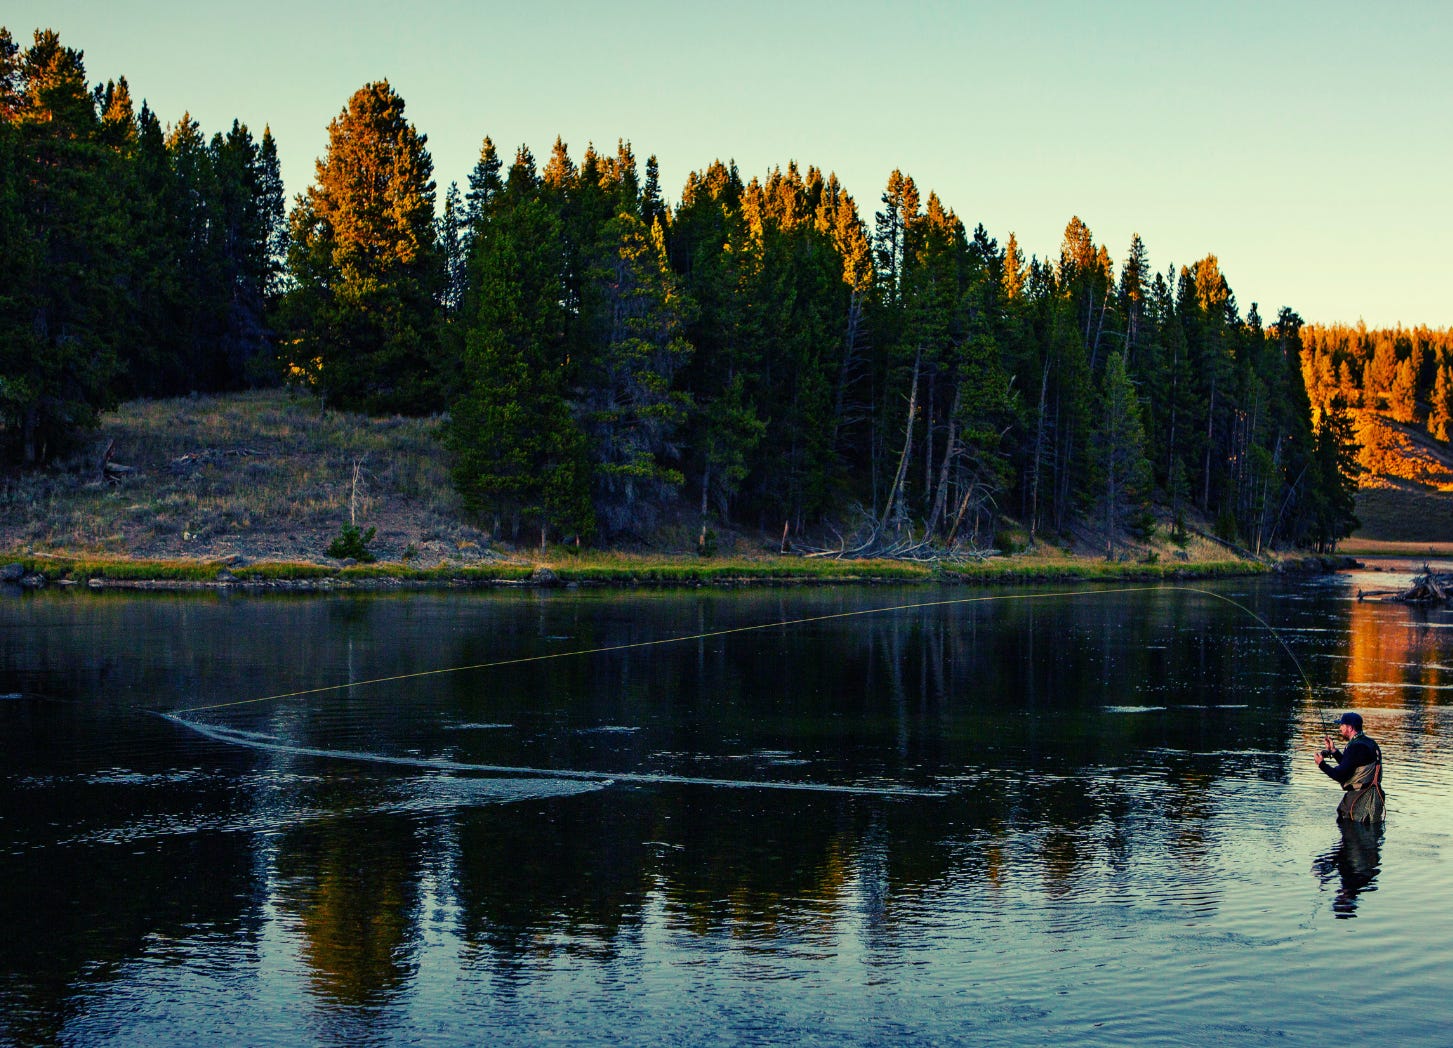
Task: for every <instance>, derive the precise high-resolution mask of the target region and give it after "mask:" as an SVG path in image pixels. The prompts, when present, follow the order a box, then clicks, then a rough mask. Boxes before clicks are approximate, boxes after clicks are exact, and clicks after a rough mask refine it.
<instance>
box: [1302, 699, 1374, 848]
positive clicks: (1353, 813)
mask: <svg viewBox="0 0 1453 1048" xmlns="http://www.w3.org/2000/svg"><path fill="white" fill-rule="evenodd" d="M1337 734H1339V735H1341V736H1342V740H1343V741H1344V742H1346V743H1347V749H1346V750H1338V749H1334V748H1333V747H1332V739H1331V738H1330V737H1328V738H1327V739H1326V740H1325V741H1326V744H1327V745H1326V748H1325V749H1323V750H1322V751H1321V752H1320V753H1318V754H1317V756H1316V761H1317V767H1319V768H1321V769H1322V770H1323V771H1324V772H1326V773H1327V774H1328V775H1329V776H1331V777H1332V778H1334V779H1336V780H1337V781H1338V782H1340V783H1341V784H1342V789H1343V790H1344V791H1346V792H1344V793H1343V795H1342V803H1341V804H1339V805H1337V818H1339V819H1351V820H1353V821H1354V822H1381V821H1382V817H1383V812H1384V810H1385V808H1386V806H1387V794H1385V793H1383V792H1382V750H1381V749H1379V748H1378V745H1377V743H1375V742H1373V741H1372V740H1371V739H1369V738H1368V737H1367V736H1366V735H1364V734H1362V717H1361V715H1360V714H1356V713H1344V714H1342V717H1341V719H1340V720H1339V721H1338V722H1337ZM1329 757H1330V758H1331V761H1328V758H1329Z"/></svg>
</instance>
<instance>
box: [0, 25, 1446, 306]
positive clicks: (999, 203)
mask: <svg viewBox="0 0 1453 1048" xmlns="http://www.w3.org/2000/svg"><path fill="white" fill-rule="evenodd" d="M0 19H3V20H4V22H3V24H5V25H7V26H8V27H9V28H10V31H11V34H12V35H13V36H14V37H15V39H16V41H17V43H20V44H21V45H22V46H25V45H27V44H28V43H29V41H30V36H31V32H32V31H33V30H34V29H35V28H37V27H49V28H53V29H55V30H56V31H57V32H59V33H60V35H61V40H62V42H63V43H65V44H67V45H68V46H71V47H75V48H79V49H81V50H83V51H84V52H85V58H86V71H87V74H88V75H89V77H90V78H91V80H92V81H93V82H96V81H104V80H106V79H110V78H115V77H117V76H121V75H124V76H125V77H126V78H127V80H128V81H129V82H130V84H131V89H132V93H133V95H135V96H136V97H137V98H145V99H147V100H148V101H149V102H150V104H151V106H152V108H153V109H154V110H155V111H156V112H157V114H158V115H159V116H160V118H161V120H162V122H163V123H172V122H175V121H176V120H177V119H178V118H179V117H180V116H181V115H182V113H183V112H190V113H191V114H192V116H193V117H194V118H195V119H196V120H197V121H198V122H199V123H200V124H201V126H202V128H203V131H204V132H206V133H207V134H209V135H210V134H211V133H212V132H214V131H219V130H225V129H226V128H227V127H229V126H230V125H231V123H232V120H233V119H234V118H237V119H240V120H242V121H243V122H244V123H245V124H247V125H248V126H249V127H250V128H252V130H253V131H254V132H255V133H257V134H259V135H260V133H261V131H262V128H263V126H264V125H270V126H271V128H272V131H273V135H274V137H275V138H276V139H277V143H278V149H279V152H280V155H281V159H282V171H283V177H284V180H285V181H286V183H287V188H288V192H289V194H290V195H291V194H295V193H297V192H300V191H301V190H303V189H304V188H305V187H306V186H307V185H308V183H309V182H311V180H312V177H313V163H314V161H315V160H316V159H317V157H318V156H320V155H321V154H322V153H323V151H324V149H325V148H326V143H327V126H328V122H329V121H330V120H331V119H332V118H333V117H335V116H336V115H337V114H338V113H339V111H340V110H341V109H342V108H343V106H344V104H345V103H346V102H347V100H348V97H349V95H350V94H352V93H353V91H355V90H356V89H357V88H359V87H360V86H362V85H363V84H364V83H366V82H368V81H370V80H377V79H388V80H389V81H390V83H392V84H393V86H394V88H395V90H397V91H398V92H399V94H400V95H402V96H403V98H404V100H405V103H406V113H407V115H408V117H409V119H411V120H412V121H413V123H414V124H415V126H416V127H418V129H419V130H420V131H422V132H424V133H425V134H426V135H427V136H428V140H429V150H430V152H431V154H432V156H433V159H434V168H435V177H436V179H437V180H438V183H439V194H440V200H441V202H442V198H443V191H444V188H445V187H446V186H447V185H448V184H449V183H450V182H451V181H457V182H459V183H461V184H464V183H465V181H466V179H467V177H468V174H469V171H470V169H471V168H472V167H473V165H474V161H475V159H476V158H477V157H478V154H479V145H480V141H481V139H482V138H483V137H484V136H485V135H489V136H491V137H492V138H493V139H494V141H495V143H496V144H497V146H498V147H499V149H500V152H501V154H502V155H503V156H504V158H505V159H506V161H507V162H508V160H509V159H510V158H511V157H512V156H513V153H514V149H515V147H516V146H517V145H519V144H521V143H525V144H528V145H529V146H530V148H531V149H532V150H533V151H534V154H535V156H536V158H537V159H538V160H539V161H540V162H541V163H542V164H543V162H544V160H545V159H546V158H547V157H548V155H549V152H550V148H551V146H552V145H553V143H554V140H555V137H556V135H559V136H561V137H562V138H563V139H564V140H565V142H566V143H567V144H568V145H569V147H570V152H571V155H572V156H573V157H574V158H575V159H576V160H578V159H579V158H580V155H581V153H583V152H584V149H585V146H586V145H587V143H589V142H591V141H593V142H595V143H596V146H597V148H599V149H601V150H614V147H615V143H616V140H617V139H618V138H626V139H628V140H630V141H631V143H632V145H633V147H634V149H635V152H636V156H637V158H638V159H639V160H640V161H642V163H644V160H645V158H646V157H647V156H648V155H650V154H652V153H654V154H656V156H657V157H658V158H659V161H660V165H661V176H662V186H663V190H664V191H665V193H666V196H667V197H668V199H669V200H671V201H672V202H673V203H674V201H675V200H676V199H677V197H678V196H679V192H680V188H681V186H682V184H683V183H684V181H685V178H686V175H687V174H688V173H689V172H690V171H692V170H696V169H700V168H703V167H705V166H706V165H707V164H709V163H710V162H711V161H712V160H714V159H717V158H721V159H723V160H727V159H735V160H736V162H737V164H738V166H739V167H740V169H741V171H742V174H743V177H745V178H750V177H751V176H753V175H762V174H765V173H766V172H768V171H769V170H770V169H771V168H772V167H773V166H775V165H782V166H785V165H786V164H787V163H788V161H790V160H796V161H797V162H798V163H799V164H800V165H802V166H803V167H804V168H805V167H806V166H808V165H816V166H817V167H820V168H822V169H823V170H824V171H836V172H837V174H838V176H839V178H840V179H841V180H842V182H843V184H844V185H845V186H846V187H847V189H848V190H849V192H851V193H852V194H853V196H854V197H855V198H856V199H857V201H858V206H859V209H860V211H861V212H862V213H863V217H864V219H865V220H866V221H868V223H869V224H870V226H871V223H872V216H873V213H874V211H876V209H877V207H878V199H879V196H880V194H881V193H882V191H883V187H884V185H885V183H886V182H887V178H888V174H889V173H890V172H891V171H892V170H893V169H894V168H899V169H901V170H902V171H904V172H905V173H907V174H909V175H911V176H913V178H914V180H915V181H916V182H917V183H918V185H919V187H920V190H921V191H922V192H923V193H924V194H925V196H926V194H927V192H928V191H929V190H934V191H936V192H937V193H938V194H939V196H940V197H941V198H942V199H943V200H944V202H945V203H946V204H947V205H948V206H949V207H951V208H953V209H954V211H955V212H957V214H958V215H959V217H960V218H962V219H963V220H964V222H965V224H966V225H967V226H969V227H970V228H971V229H972V227H973V226H974V225H975V224H977V223H980V222H982V223H983V224H984V226H985V227H986V228H987V229H988V230H989V232H990V234H991V235H993V236H995V237H997V238H998V239H999V241H1000V242H1001V243H1002V242H1003V241H1004V240H1006V239H1007V237H1008V235H1009V233H1010V232H1011V231H1013V232H1015V233H1016V234H1017V235H1018V238H1019V243H1020V245H1021V246H1022V248H1023V249H1024V251H1025V253H1026V254H1037V255H1039V256H1041V257H1045V256H1051V257H1053V256H1055V255H1057V254H1058V250H1059V244H1060V239H1061V236H1062V234H1063V232H1064V227H1065V224H1066V223H1067V222H1068V221H1069V219H1070V217H1071V216H1072V215H1079V216H1080V217H1081V218H1082V219H1083V220H1084V221H1085V223H1086V224H1087V225H1088V226H1089V227H1090V229H1091V231H1092V232H1093V234H1094V236H1095V240H1096V242H1097V243H1102V244H1104V245H1106V247H1107V248H1108V249H1109V251H1110V254H1111V257H1112V258H1113V259H1114V260H1115V262H1116V265H1117V267H1118V265H1119V264H1120V262H1122V261H1123V260H1124V258H1125V255H1126V250H1127V248H1128V246H1129V243H1130V237H1131V234H1132V233H1135V232H1138V233H1139V234H1140V236H1141V238H1142V239H1143V240H1144V241H1145V244H1146V247H1147V249H1148V251H1149V253H1150V260H1151V263H1152V265H1154V266H1155V267H1156V268H1158V269H1164V268H1165V267H1166V266H1168V265H1171V264H1174V265H1176V266H1177V267H1179V266H1181V265H1185V264H1189V263H1191V262H1193V261H1195V260H1196V259H1198V258H1201V257H1203V256H1204V255H1206V254H1208V253H1211V254H1215V255H1216V256H1217V258H1218V259H1219V260H1220V263H1221V269H1222V272H1223V273H1224V274H1225V276H1226V278H1227V280H1228V282H1229V283H1230V284H1231V287H1232V290H1233V291H1234V292H1235V294H1236V298H1237V301H1238V303H1239V304H1240V306H1241V309H1242V311H1243V313H1245V311H1246V310H1247V309H1248V308H1249V307H1250V305H1251V303H1252V302H1258V303H1259V304H1260V309H1261V313H1262V316H1263V317H1265V318H1266V319H1268V320H1270V319H1272V318H1274V317H1275V315H1276V312H1277V310H1278V309H1279V308H1280V307H1281V306H1283V305H1288V306H1291V307H1292V308H1294V309H1295V310H1297V312H1299V313H1300V314H1301V315H1302V316H1303V317H1304V318H1305V319H1306V320H1308V321H1317V322H1324V323H1326V322H1334V321H1344V322H1349V323H1355V322H1356V321H1357V320H1358V319H1359V318H1361V319H1363V320H1365V321H1366V323H1367V324H1368V325H1369V326H1374V327H1378V326H1391V325H1393V324H1396V323H1402V324H1404V325H1411V324H1420V323H1422V324H1429V325H1432V326H1439V327H1443V326H1453V251H1450V249H1449V243H1448V241H1449V237H1450V235H1453V201H1450V187H1453V177H1450V176H1453V64H1450V62H1449V59H1448V54H1447V45H1448V41H1449V40H1450V35H1453V34H1450V30H1453V4H1450V3H1448V2H1447V0H1399V2H1397V3H1395V4H1389V5H1372V4H1367V3H1364V2H1357V3H1350V2H1344V0H1260V2H1254V3H1250V2H1241V0H1221V2H1208V0H1193V2H1189V3H1175V2H1166V0H1149V2H1141V0H1135V2H1128V3H1123V2H1122V3H1086V2H1082V0H1080V2H1076V0H1063V2H1057V0H1056V2H1051V0H1044V2H1026V3H1010V2H1008V0H1000V2H997V3H993V4H986V3H978V2H973V0H960V2H957V3H952V2H929V0H898V2H896V3H892V4H889V3H874V2H868V0H840V2H838V3H832V4H825V3H818V2H815V0H740V2H737V3H734V4H710V5H707V4H691V3H677V4H673V3H664V2H635V0H617V2H614V3H606V2H580V0H549V2H538V0H537V2H534V3H530V2H518V0H513V2H509V3H496V2H494V0H476V2H473V3H469V2H463V3H453V2H450V3H444V2H429V0H413V2H412V3H379V2H373V0H353V2H338V3H312V2H308V0H293V2H291V3H284V2H280V0H249V2H242V3H228V4H208V3H186V4H184V3H178V2H174V0H146V2H145V3H140V2H132V0H70V2H68V0H49V2H42V3H37V2H31V0H7V3H6V4H5V8H4V12H3V14H0Z"/></svg>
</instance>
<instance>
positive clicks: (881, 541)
mask: <svg viewBox="0 0 1453 1048" xmlns="http://www.w3.org/2000/svg"><path fill="white" fill-rule="evenodd" d="M862 515H863V518H864V523H863V524H861V525H860V526H859V527H858V529H857V530H856V531H854V532H853V533H852V534H851V535H848V536H846V537H845V536H844V535H842V533H841V532H838V531H837V529H836V528H834V529H832V531H833V534H834V535H836V536H837V540H838V543H837V546H836V547H833V546H818V545H812V544H809V543H803V542H798V541H792V542H790V543H789V542H788V540H787V533H786V531H785V530H784V531H783V535H782V538H783V552H784V553H785V552H789V551H790V552H792V553H797V554H800V555H801V556H804V557H827V558H830V559H832V560H907V561H914V562H916V563H920V564H936V563H965V562H968V561H978V560H986V559H987V558H989V557H995V556H998V555H999V551H998V550H995V549H978V548H976V547H973V546H966V545H964V544H962V543H950V544H947V545H946V544H945V543H943V542H942V541H937V540H933V539H929V538H925V537H924V536H923V535H921V534H919V533H916V532H915V531H914V530H913V529H912V528H892V527H884V526H883V525H882V524H881V523H880V522H878V521H875V520H874V519H873V518H872V517H871V516H869V515H868V514H867V513H866V512H864V513H863V514H862Z"/></svg>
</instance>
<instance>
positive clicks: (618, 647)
mask: <svg viewBox="0 0 1453 1048" xmlns="http://www.w3.org/2000/svg"><path fill="white" fill-rule="evenodd" d="M1167 590H1169V591H1171V592H1176V591H1179V592H1186V593H1200V594H1203V595H1205V596H1207V597H1215V598H1216V599H1217V600H1221V601H1225V602H1226V603H1227V604H1230V605H1232V606H1233V607H1236V608H1239V609H1240V610H1241V611H1243V612H1245V613H1246V614H1247V615H1249V616H1251V618H1253V619H1254V620H1256V621H1257V622H1259V623H1260V624H1261V625H1262V626H1264V627H1266V629H1267V630H1269V631H1270V632H1271V634H1272V636H1274V637H1276V639H1277V641H1278V642H1279V643H1280V644H1281V646H1282V648H1284V649H1285V650H1286V653H1287V654H1288V655H1290V656H1291V659H1292V663H1293V664H1294V665H1295V666H1296V667H1297V672H1298V673H1300V674H1301V677H1302V683H1303V684H1304V685H1305V686H1306V689H1307V698H1308V699H1309V700H1310V699H1312V685H1311V682H1310V681H1309V680H1308V679H1307V674H1306V672H1305V671H1304V670H1303V669H1302V664H1301V662H1300V661H1299V660H1298V659H1297V657H1296V654H1295V653H1294V652H1293V651H1292V649H1291V648H1290V647H1288V645H1287V643H1286V641H1284V640H1282V638H1281V635H1280V634H1278V633H1277V631H1276V629H1275V628H1274V627H1273V626H1272V625H1271V623H1269V622H1267V621H1266V620H1265V619H1264V618H1262V617H1261V616H1260V615H1258V614H1256V612H1254V611H1252V610H1251V609H1250V608H1248V607H1246V605H1244V604H1241V603H1240V602H1238V601H1235V600H1232V599H1231V598H1230V597H1227V596H1224V595H1222V594H1220V593H1215V592H1212V591H1211V590H1205V589H1199V588H1198V587H1195V586H1170V587H1167V586H1125V587H1119V588H1116V589H1106V590H1099V589H1077V590H1059V591H1053V592H1045V593H997V594H992V595H989V596H983V597H955V598H953V599H951V600H930V601H919V602H916V603H912V604H895V605H892V606H890V607H885V608H859V609H857V610H855V611H837V612H832V613H831V614H826V615H809V616H806V617H804V618H800V619H784V620H782V621H780V622H761V623H756V624H754V625H751V626H734V627H732V628H730V629H721V630H709V631H707V632H704V633H692V634H687V635H684V636H680V637H661V638H658V639H656V640H640V641H632V642H630V643H626V644H610V645H606V646H604V647H599V648H582V649H577V650H574V651H555V652H549V653H547V654H544V655H526V656H522V657H520V658H513V659H498V660H496V661H493V662H477V663H473V664H471V665H468V666H445V667H442V668H440V669H433V670H419V671H417V672H415V673H401V674H397V675H395V676H391V677H374V678H372V679H370V680H361V681H350V682H346V683H342V684H325V685H323V686H321V687H317V688H303V689H300V690H298V691H283V692H278V693H276V694H273V695H259V696H257V697H255V698H250V699H234V700H232V701H230V702H216V703H212V704H210V705H206V706H191V707H188V708H186V709H182V710H173V711H172V715H173V716H178V717H179V716H182V715H184V714H188V713H204V712H208V711H211V710H222V709H229V708H231V707H235V706H249V705H255V704H258V703H263V702H279V701H281V700H283V699H296V698H302V697H303V696H306V695H321V694H324V693H326V692H331V691H342V690H344V689H345V688H365V687H370V686H372V685H376V684H396V683H399V682H402V681H407V680H418V679H420V678H422V677H437V676H442V675H444V674H448V673H469V672H473V671H476V670H487V669H498V668H500V667H503V666H522V665H525V664H527V663H531V662H545V661H548V660H550V659H567V658H579V657H581V656H585V655H602V654H606V653H608V652H615V651H629V650H632V649H636V648H650V647H657V646H660V645H664V644H682V643H685V642H687V641H693V640H707V639H709V638H712V637H726V636H730V635H732V634H736V633H750V632H753V631H755V630H765V629H773V628H777V627H785V626H801V625H804V624H806V623H810V622H827V621H830V620H832V619H847V618H854V617H857V616H864V615H884V614H887V613H888V612H894V611H913V610H916V609H920V608H938V607H947V606H951V605H955V604H978V603H984V602H988V601H1009V600H1045V599H1047V598H1051V597H1086V596H1109V595H1111V594H1120V593H1149V592H1165V591H1167ZM1314 704H1315V703H1314Z"/></svg>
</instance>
